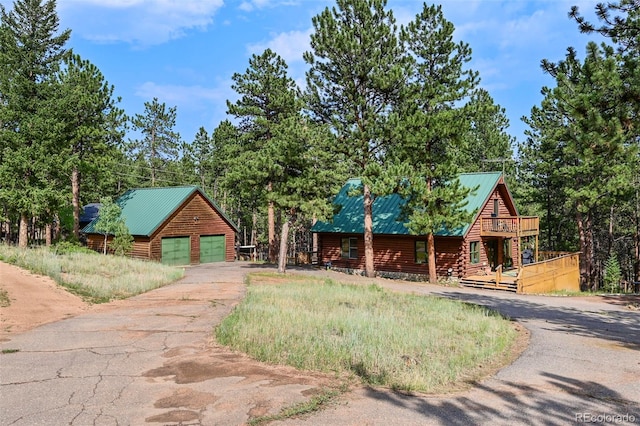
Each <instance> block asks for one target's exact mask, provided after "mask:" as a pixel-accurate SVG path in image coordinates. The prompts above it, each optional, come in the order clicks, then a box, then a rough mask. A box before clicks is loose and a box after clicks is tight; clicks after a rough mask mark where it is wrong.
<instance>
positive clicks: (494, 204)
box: [493, 198, 500, 217]
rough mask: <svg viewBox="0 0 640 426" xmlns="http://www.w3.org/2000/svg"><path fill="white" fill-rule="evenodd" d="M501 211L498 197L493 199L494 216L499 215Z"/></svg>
mask: <svg viewBox="0 0 640 426" xmlns="http://www.w3.org/2000/svg"><path fill="white" fill-rule="evenodd" d="M499 212H500V203H499V202H498V199H497V198H496V199H495V200H493V217H498V213H499Z"/></svg>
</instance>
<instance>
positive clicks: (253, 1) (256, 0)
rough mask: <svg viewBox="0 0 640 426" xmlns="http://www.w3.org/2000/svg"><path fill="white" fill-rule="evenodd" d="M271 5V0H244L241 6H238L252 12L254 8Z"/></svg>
mask: <svg viewBox="0 0 640 426" xmlns="http://www.w3.org/2000/svg"><path fill="white" fill-rule="evenodd" d="M270 5H271V0H250V1H243V2H242V3H241V4H240V6H238V9H240V10H242V11H245V12H251V11H253V10H256V9H262V8H264V7H267V6H270Z"/></svg>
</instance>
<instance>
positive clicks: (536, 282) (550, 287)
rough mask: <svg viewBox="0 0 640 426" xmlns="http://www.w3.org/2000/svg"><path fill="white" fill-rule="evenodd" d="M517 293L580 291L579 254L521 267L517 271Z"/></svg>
mask: <svg viewBox="0 0 640 426" xmlns="http://www.w3.org/2000/svg"><path fill="white" fill-rule="evenodd" d="M517 283H518V293H548V292H552V291H559V290H567V291H579V290H580V254H579V253H570V254H566V255H564V256H560V257H556V258H553V259H550V260H545V261H542V262H536V263H532V264H530V265H523V266H522V268H520V270H519V271H518V278H517Z"/></svg>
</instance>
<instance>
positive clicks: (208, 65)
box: [0, 0, 596, 142]
mask: <svg viewBox="0 0 640 426" xmlns="http://www.w3.org/2000/svg"><path fill="white" fill-rule="evenodd" d="M12 3H13V2H12V1H9V0H0V4H2V5H4V6H5V7H6V8H8V9H10V8H11V5H12ZM334 4H335V3H334V1H324V0H239V1H233V0H224V1H223V0H58V2H57V7H58V15H59V17H60V21H61V22H60V24H61V25H60V28H61V29H66V28H69V29H71V30H72V35H71V40H70V42H69V45H68V46H69V47H71V48H73V49H74V51H75V53H78V54H80V55H81V56H82V57H83V58H84V59H88V60H89V61H91V62H93V63H94V64H96V65H97V66H98V68H99V69H100V70H101V71H102V73H103V74H104V76H105V78H106V80H107V81H108V82H109V83H110V84H112V85H114V86H115V92H116V95H117V96H120V97H122V102H121V103H120V107H121V108H123V109H124V110H125V111H126V113H127V114H128V115H134V114H136V113H142V112H143V110H144V103H145V102H147V101H151V100H152V99H153V98H154V97H157V98H158V99H159V100H160V102H164V103H166V104H167V106H170V107H172V106H175V107H176V108H177V125H176V128H175V130H177V131H178V132H180V135H181V137H182V139H183V140H184V141H186V142H190V141H192V140H193V139H194V136H195V134H196V132H197V131H198V129H199V128H200V127H204V128H205V129H206V130H207V131H208V132H209V133H211V132H212V131H213V130H214V129H215V128H216V127H217V125H218V124H219V123H220V121H222V120H224V119H225V118H227V116H226V109H227V108H226V100H227V99H229V100H232V101H233V100H235V98H236V95H235V93H234V92H233V90H232V89H231V84H232V80H231V76H232V75H233V73H234V72H239V73H242V72H244V71H245V70H246V68H247V66H248V61H249V58H250V57H251V55H252V54H260V53H262V52H263V51H264V49H266V48H267V47H269V48H271V49H272V50H274V51H275V52H276V53H278V54H279V55H280V56H282V57H283V58H284V59H285V61H286V62H287V64H288V65H289V71H290V76H291V77H292V78H294V79H295V80H296V81H298V82H299V84H301V85H304V72H305V69H306V64H305V63H304V61H303V60H302V53H303V52H304V51H305V50H309V34H310V33H311V31H312V24H311V18H312V17H313V16H315V15H316V14H318V13H319V12H320V11H321V10H323V9H324V8H325V7H327V6H332V5H334ZM573 4H578V5H579V6H580V9H581V11H582V12H583V13H584V14H585V15H586V16H587V17H591V18H592V17H593V10H594V6H595V4H596V1H586V0H568V1H566V0H548V1H524V0H522V1H519V0H506V1H498V0H444V1H443V2H442V7H443V11H444V15H445V17H446V18H447V19H448V20H449V21H451V22H453V24H454V26H455V27H456V33H455V37H456V39H457V40H463V41H465V42H466V43H468V44H469V45H470V46H471V48H472V50H473V60H472V62H471V63H470V65H469V66H470V67H471V68H472V69H475V70H477V71H479V72H480V77H481V79H482V83H481V84H482V86H483V87H484V88H485V89H487V90H488V91H489V93H490V94H491V96H492V97H493V98H494V99H495V101H496V102H497V103H499V104H500V105H501V106H503V107H504V108H505V109H506V112H507V116H508V118H509V120H510V123H511V127H510V129H509V133H510V134H512V135H513V136H515V137H516V138H517V139H518V140H523V139H524V130H525V128H526V126H525V124H524V123H522V121H521V119H520V118H521V117H522V116H523V115H529V112H530V110H531V107H532V106H534V105H537V104H539V103H540V101H541V95H540V89H541V88H542V86H544V85H552V84H553V81H552V80H551V79H550V77H549V76H547V75H545V74H543V72H542V71H541V69H540V60H541V59H543V58H546V59H549V60H553V61H558V60H561V59H563V58H564V55H565V53H566V49H567V47H568V46H574V47H575V48H576V49H577V50H578V52H580V53H582V52H584V47H585V46H586V43H587V42H588V41H589V40H592V39H595V38H594V37H595V36H588V35H583V34H580V33H579V31H578V30H577V27H576V25H575V23H574V22H573V21H572V20H570V19H569V18H568V17H567V12H568V11H569V9H570V7H571V5H573ZM388 7H390V8H391V9H393V11H394V14H395V16H396V18H397V20H398V23H400V24H402V23H407V22H409V21H410V20H412V19H413V17H414V16H415V14H416V13H418V12H419V11H420V10H421V9H422V2H421V1H417V0H389V2H388Z"/></svg>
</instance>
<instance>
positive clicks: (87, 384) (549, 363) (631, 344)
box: [0, 263, 640, 425]
mask: <svg viewBox="0 0 640 426" xmlns="http://www.w3.org/2000/svg"><path fill="white" fill-rule="evenodd" d="M253 269H256V268H253V267H252V266H251V265H249V264H246V263H232V264H210V265H202V266H198V267H191V268H188V269H187V273H186V277H185V278H184V279H183V280H181V281H179V282H178V283H176V284H173V285H170V286H167V287H164V288H161V289H158V290H154V291H151V292H149V293H146V294H144V295H141V296H137V297H135V298H132V299H129V300H126V301H120V302H115V303H113V304H109V305H105V306H99V307H97V308H96V309H95V310H93V311H92V312H90V313H87V314H84V315H80V316H78V317H75V318H71V319H68V320H64V321H60V322H57V323H53V324H47V325H45V326H42V327H39V328H36V329H34V330H31V331H29V332H27V333H23V334H21V335H17V336H15V337H13V338H12V340H11V341H9V342H4V343H2V344H1V346H0V348H1V349H2V350H3V351H6V350H18V351H17V352H13V353H3V354H2V355H0V410H1V411H0V423H1V424H3V425H38V424H42V425H63V424H73V425H93V424H95V425H141V424H151V425H152V424H162V425H178V424H181V425H236V424H242V423H244V422H246V421H247V420H248V419H250V418H251V417H253V416H257V415H264V414H270V413H277V412H278V410H279V408H280V407H283V406H287V405H290V404H292V403H296V402H299V401H303V400H306V399H308V398H309V396H310V395H312V394H313V393H314V392H316V391H317V390H318V389H319V388H321V387H322V386H325V385H327V384H329V383H330V382H331V378H327V377H324V376H323V375H319V374H318V375H316V374H306V373H301V372H297V371H296V370H294V369H290V368H286V367H271V366H265V365H263V364H260V363H257V362H254V361H252V360H250V359H247V358H246V357H244V356H242V355H240V354H235V353H233V352H230V351H228V350H226V349H225V348H221V347H219V346H217V345H216V344H215V342H213V341H212V340H211V330H212V326H213V325H215V324H217V323H218V322H219V321H220V320H221V319H222V318H224V316H226V315H227V314H228V313H229V312H230V310H231V309H232V307H233V306H234V305H235V304H236V303H238V301H240V300H241V298H242V297H243V295H244V291H245V287H244V285H243V283H242V280H243V279H242V277H243V276H244V275H245V274H246V273H247V272H250V271H251V270H253ZM305 273H313V274H323V275H328V276H330V277H332V278H337V279H342V280H345V279H348V280H351V281H353V282H363V283H370V282H371V280H369V279H365V278H362V277H348V276H345V275H340V274H336V273H334V272H332V271H313V272H305ZM376 281H377V282H378V283H380V284H381V285H383V286H385V287H388V288H390V289H392V290H395V291H407V292H414V293H417V294H428V293H431V294H438V295H441V296H443V297H451V298H456V299H459V300H464V301H468V302H472V303H478V304H483V305H487V306H490V307H492V308H495V309H497V310H498V311H500V312H502V313H503V314H505V315H508V316H510V317H512V318H514V319H516V320H517V321H519V322H520V323H522V324H523V325H524V326H525V327H526V328H527V329H529V331H530V332H531V342H530V346H529V347H528V349H526V350H525V352H524V353H523V354H522V355H521V356H520V358H519V359H518V360H516V361H515V362H514V363H513V364H512V365H510V366H508V367H506V368H504V369H503V370H501V371H500V372H499V373H498V374H497V375H495V376H494V377H492V378H489V379H487V380H485V381H483V382H482V383H480V384H478V385H477V386H476V387H474V388H473V389H472V390H470V391H467V392H463V393H458V394H453V395H450V396H441V397H412V396H405V395H400V394H396V393H393V392H390V391H381V390H373V389H369V388H362V389H357V390H355V391H354V392H351V393H349V394H347V395H345V396H344V397H343V398H342V399H341V400H340V401H338V402H337V403H336V404H335V405H333V406H332V407H329V408H328V409H326V410H324V411H322V412H319V413H316V414H314V415H312V416H310V417H307V418H302V419H291V420H287V421H284V422H280V423H282V424H341V425H378V424H380V425H392V424H398V425H411V424H416V425H417V424H454V425H457V424H459V425H463V424H464V425H468V424H505V425H507V424H510V425H511V424H540V425H543V424H544V425H553V424H557V425H563V424H571V423H574V422H576V421H577V422H585V423H591V424H593V423H601V424H602V423H612V424H625V423H626V424H630V423H640V312H638V311H636V310H631V309H629V308H628V307H626V306H625V305H624V304H620V305H619V304H616V303H613V302H611V303H609V302H594V301H593V300H585V299H581V298H559V297H541V296H519V295H514V294H507V293H498V292H491V291H487V290H484V291H483V290H472V289H461V288H447V287H440V286H429V285H425V284H422V283H420V284H418V283H406V282H396V281H390V280H376ZM9 352H10V351H9Z"/></svg>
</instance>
